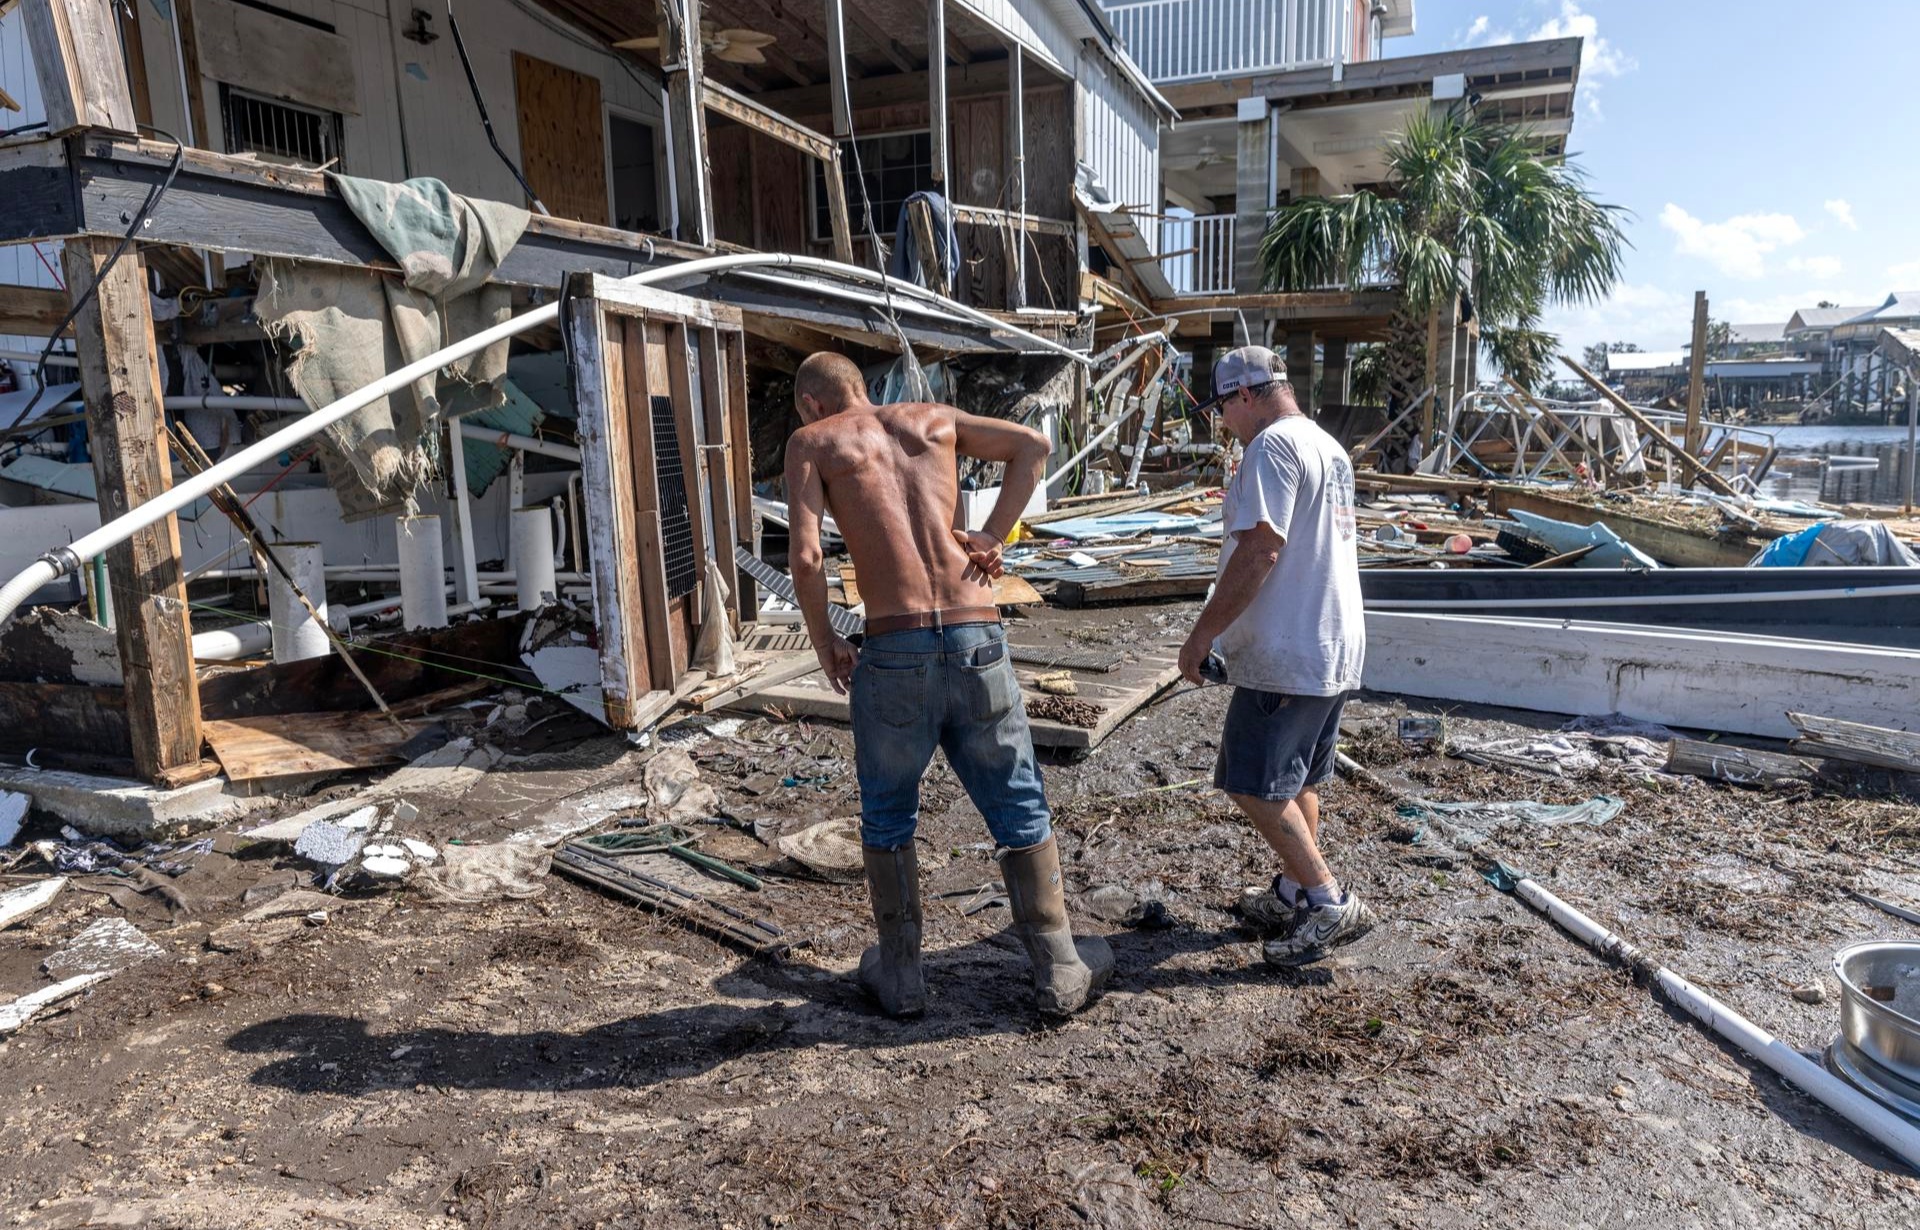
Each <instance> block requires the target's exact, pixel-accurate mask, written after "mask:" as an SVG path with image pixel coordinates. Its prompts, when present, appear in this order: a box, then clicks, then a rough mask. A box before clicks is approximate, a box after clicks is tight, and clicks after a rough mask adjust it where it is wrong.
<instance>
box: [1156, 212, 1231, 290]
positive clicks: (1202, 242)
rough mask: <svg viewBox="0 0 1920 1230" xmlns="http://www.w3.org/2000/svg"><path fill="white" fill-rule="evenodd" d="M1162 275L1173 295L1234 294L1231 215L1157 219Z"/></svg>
mask: <svg viewBox="0 0 1920 1230" xmlns="http://www.w3.org/2000/svg"><path fill="white" fill-rule="evenodd" d="M1160 251H1161V252H1164V253H1167V255H1166V256H1165V257H1163V258H1162V259H1161V261H1160V268H1161V271H1162V272H1164V273H1165V274H1166V275H1167V281H1169V282H1171V283H1172V284H1173V293H1174V294H1176V295H1227V294H1232V293H1233V215H1232V214H1202V215H1200V216H1198V217H1192V218H1183V217H1164V218H1162V219H1160Z"/></svg>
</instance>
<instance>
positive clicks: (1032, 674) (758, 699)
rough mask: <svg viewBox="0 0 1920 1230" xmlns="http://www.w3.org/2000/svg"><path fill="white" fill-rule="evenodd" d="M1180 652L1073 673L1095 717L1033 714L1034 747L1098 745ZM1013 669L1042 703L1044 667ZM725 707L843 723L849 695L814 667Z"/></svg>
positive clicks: (1173, 669)
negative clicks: (1073, 720)
mask: <svg viewBox="0 0 1920 1230" xmlns="http://www.w3.org/2000/svg"><path fill="white" fill-rule="evenodd" d="M1178 654H1179V646H1178V645H1176V644H1173V643H1168V644H1164V645H1157V646H1154V647H1153V648H1152V649H1151V650H1150V651H1148V652H1146V653H1141V654H1135V655H1131V656H1130V657H1129V660H1128V661H1126V662H1125V663H1123V664H1122V665H1121V666H1120V668H1119V669H1118V670H1117V671H1114V672H1112V673H1111V674H1098V675H1096V674H1085V673H1079V672H1076V674H1075V677H1074V682H1075V684H1076V685H1077V686H1078V687H1079V689H1080V692H1079V695H1078V696H1077V697H1075V698H1074V699H1076V700H1082V701H1086V702H1087V703H1088V704H1091V705H1093V706H1095V707H1096V708H1098V709H1099V710H1100V717H1099V719H1098V720H1097V721H1096V722H1095V723H1094V725H1092V726H1071V725H1068V724H1067V723H1065V722H1056V721H1052V720H1049V719H1045V718H1033V719H1031V720H1030V721H1029V723H1028V725H1029V726H1030V727H1031V728H1032V731H1033V742H1034V746H1036V747H1056V748H1068V749H1073V748H1092V747H1098V746H1099V745H1100V743H1101V742H1102V741H1103V740H1105V739H1106V737H1107V736H1108V735H1110V734H1112V733H1113V732H1114V730H1115V729H1116V728H1117V727H1118V726H1119V725H1120V723H1122V722H1124V721H1126V720H1127V719H1128V718H1130V717H1132V716H1133V715H1134V714H1136V713H1138V712H1139V711H1140V710H1141V708H1142V707H1144V706H1145V705H1146V704H1147V703H1148V702H1149V701H1151V700H1152V699H1153V698H1154V697H1155V696H1157V695H1158V694H1159V693H1160V692H1162V691H1163V690H1165V689H1166V688H1167V687H1168V686H1170V685H1171V684H1173V683H1174V682H1176V681H1177V680H1178V679H1179V678H1180V667H1179V662H1178ZM1014 673H1015V674H1016V675H1018V676H1019V678H1020V691H1021V694H1022V695H1023V696H1024V697H1025V699H1026V702H1027V705H1028V707H1029V708H1031V707H1032V706H1033V705H1034V704H1036V703H1038V702H1040V701H1041V700H1042V698H1043V693H1041V692H1040V691H1039V689H1038V688H1036V687H1035V686H1034V679H1035V678H1036V677H1037V676H1038V675H1040V674H1042V673H1045V672H1044V670H1034V669H1030V668H1023V667H1020V666H1016V667H1015V668H1014ZM728 707H729V708H734V709H742V710H747V711H751V712H756V713H757V712H760V711H762V710H765V709H768V708H775V709H779V710H780V711H781V712H783V713H788V714H793V715H804V716H807V717H820V718H827V719H829V720H832V721H839V722H845V721H847V720H848V717H849V712H850V706H849V703H848V699H847V698H846V697H845V696H842V695H840V694H839V693H838V692H835V691H834V690H833V688H832V687H831V686H830V685H829V684H828V683H827V681H826V677H825V676H824V675H822V674H820V672H819V671H818V670H815V671H813V672H812V673H810V674H808V675H806V676H804V677H802V678H800V679H796V680H794V681H793V682H792V683H788V684H782V685H780V686H778V687H770V688H766V689H764V690H762V691H760V692H759V693H757V694H756V695H753V696H750V697H747V698H745V699H743V700H740V701H738V702H735V703H734V704H732V705H729V706H728Z"/></svg>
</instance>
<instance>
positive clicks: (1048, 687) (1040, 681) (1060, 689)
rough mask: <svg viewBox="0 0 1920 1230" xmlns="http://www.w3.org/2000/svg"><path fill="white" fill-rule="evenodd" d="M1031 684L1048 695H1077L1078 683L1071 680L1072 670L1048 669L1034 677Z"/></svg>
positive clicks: (1078, 690)
mask: <svg viewBox="0 0 1920 1230" xmlns="http://www.w3.org/2000/svg"><path fill="white" fill-rule="evenodd" d="M1033 686H1034V687H1036V688H1039V689H1040V690H1041V691H1042V692H1045V693H1046V694H1047V695H1049V696H1078V695H1079V694H1080V685H1079V684H1077V683H1075V682H1074V681H1073V672H1072V671H1048V672H1047V673H1046V674H1044V675H1040V676H1038V677H1036V678H1035V679H1034V681H1033Z"/></svg>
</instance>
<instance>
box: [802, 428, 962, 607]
mask: <svg viewBox="0 0 1920 1230" xmlns="http://www.w3.org/2000/svg"><path fill="white" fill-rule="evenodd" d="M956 413H957V411H955V410H954V408H953V407H951V406H942V405H936V404H933V403H928V402H909V403H903V404H896V405H890V406H871V407H868V408H866V409H863V410H848V411H846V412H844V413H841V414H836V415H833V416H832V417H831V418H825V419H821V420H820V421H819V422H817V423H814V424H812V425H811V426H808V427H803V428H801V429H800V430H799V431H797V432H795V433H794V435H793V438H792V439H791V440H790V441H789V442H788V444H787V448H788V450H789V456H790V457H791V456H792V455H793V450H796V449H797V450H799V451H800V454H801V455H802V456H803V457H804V458H805V460H806V461H808V462H810V463H811V464H812V465H813V466H814V467H816V468H817V470H818V472H819V475H820V482H821V484H822V486H824V487H825V489H826V498H827V507H828V509H829V510H830V511H831V512H832V513H833V517H834V520H835V521H836V522H838V523H839V527H840V536H841V537H842V538H844V539H845V540H846V543H847V553H848V554H849V555H851V556H853V565H854V568H855V569H857V570H858V573H859V577H860V596H861V598H862V599H864V600H865V602H866V606H867V617H868V618H869V619H873V618H877V617H880V616H885V615H902V614H909V613H913V612H919V611H938V610H944V609H948V608H952V607H964V606H980V605H981V604H983V603H991V602H992V601H993V596H992V595H993V586H992V583H991V581H990V579H989V578H987V577H986V576H984V575H982V574H981V573H980V571H979V570H978V569H969V568H968V566H967V564H968V560H967V552H966V550H965V548H963V547H962V546H961V545H960V543H959V541H958V540H957V539H955V538H954V536H953V533H952V531H953V528H954V510H955V507H956V505H957V504H958V502H959V498H960V486H959V480H958V477H957V468H956V467H957V462H956V458H955V453H954V437H955V435H956V432H955V430H954V415H955V414H956Z"/></svg>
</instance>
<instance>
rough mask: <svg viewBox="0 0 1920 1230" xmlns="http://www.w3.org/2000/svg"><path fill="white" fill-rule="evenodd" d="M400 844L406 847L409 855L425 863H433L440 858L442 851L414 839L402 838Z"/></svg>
mask: <svg viewBox="0 0 1920 1230" xmlns="http://www.w3.org/2000/svg"><path fill="white" fill-rule="evenodd" d="M400 844H401V845H402V846H405V847H406V851H407V853H408V854H409V855H411V856H412V857H414V858H416V859H418V860H420V861H421V862H423V863H431V862H432V861H433V860H434V859H436V858H439V857H440V851H438V850H436V849H434V848H433V847H432V846H430V845H428V844H427V843H426V842H424V841H418V840H416V839H414V838H412V837H403V838H401V839H400Z"/></svg>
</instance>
